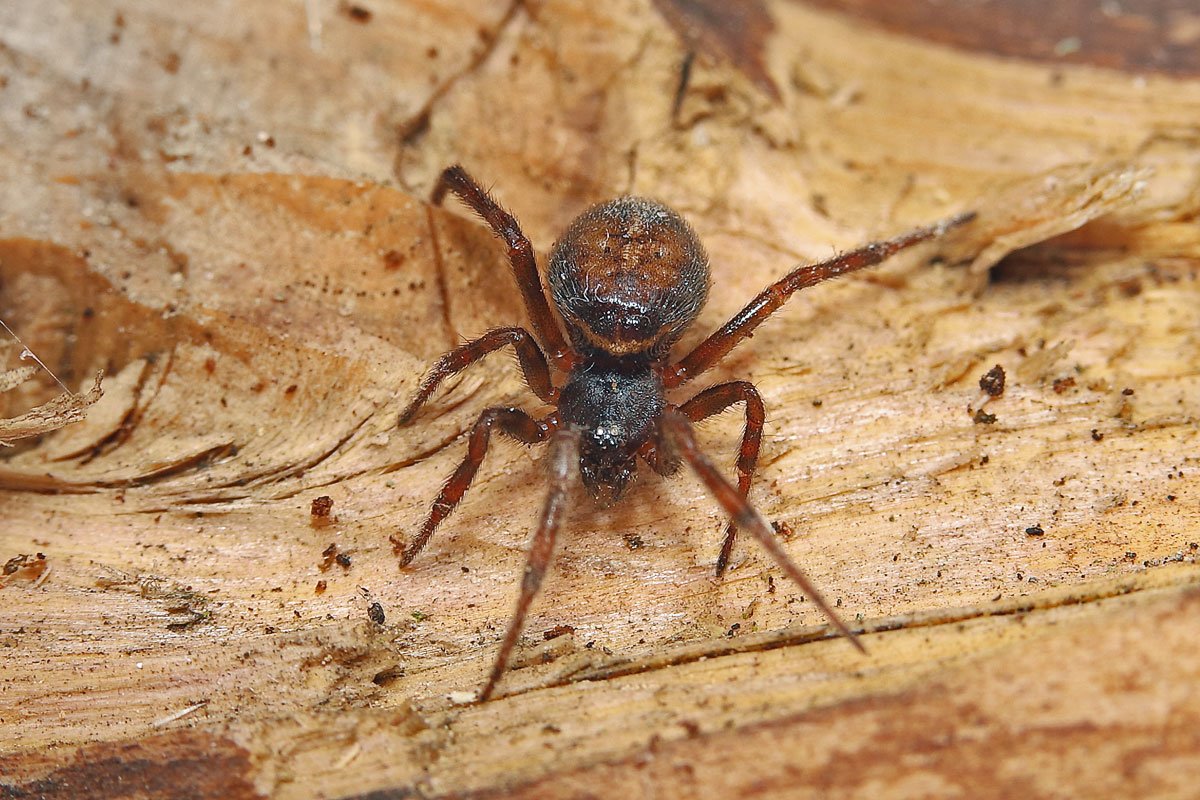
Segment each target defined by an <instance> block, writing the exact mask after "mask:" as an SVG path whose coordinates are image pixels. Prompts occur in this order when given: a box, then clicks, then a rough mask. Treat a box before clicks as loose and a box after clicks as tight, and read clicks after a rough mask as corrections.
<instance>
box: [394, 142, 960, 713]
mask: <svg viewBox="0 0 1200 800" xmlns="http://www.w3.org/2000/svg"><path fill="white" fill-rule="evenodd" d="M447 191H450V192H453V193H454V194H455V195H457V196H458V197H459V198H460V199H461V200H462V201H463V202H464V203H465V204H466V205H467V206H469V207H470V208H471V209H472V210H473V211H474V212H475V213H476V214H478V215H479V216H480V217H482V218H483V220H484V221H485V222H486V223H487V224H488V226H489V227H491V229H492V231H493V232H494V233H495V234H496V235H497V236H498V237H499V238H501V239H502V240H503V241H504V242H505V244H507V245H508V258H509V261H510V262H511V264H512V268H513V271H514V273H515V276H516V281H517V285H518V287H519V288H520V291H521V295H522V297H523V298H524V301H525V307H526V309H527V310H528V312H529V321H530V324H531V326H532V328H533V330H532V332H531V331H529V330H526V329H525V328H520V327H505V328H496V329H494V330H491V331H488V332H487V333H485V334H484V335H483V336H481V337H479V338H478V339H476V340H474V341H472V342H468V343H466V344H464V345H462V346H460V347H457V348H455V349H454V350H451V351H450V352H448V353H446V354H445V355H443V356H442V357H441V358H440V359H438V360H437V361H436V362H435V363H434V365H433V367H432V368H431V369H430V370H429V373H428V374H427V375H426V376H425V377H424V379H423V380H422V381H421V383H420V386H419V387H418V389H417V391H416V394H415V396H414V397H413V399H412V401H411V402H410V403H409V404H408V406H407V407H406V408H405V409H404V411H403V412H401V414H400V418H399V424H400V425H406V424H408V423H410V422H411V421H412V420H413V419H414V418H415V417H416V415H417V412H418V411H419V410H420V409H421V407H422V406H423V405H424V404H425V402H426V401H427V400H428V399H429V398H430V396H431V395H432V394H433V393H434V391H436V390H437V388H438V386H439V385H440V384H441V383H442V381H444V380H446V378H449V377H450V376H452V375H456V374H457V373H459V372H461V371H462V370H464V369H466V368H467V367H468V366H470V365H471V364H474V363H475V362H476V361H479V360H480V359H482V358H484V357H485V356H487V355H488V354H489V353H492V352H495V351H496V350H499V349H501V348H504V347H512V348H513V349H514V350H515V351H516V354H517V358H518V360H519V362H520V367H521V371H522V373H523V375H524V378H525V382H526V384H528V386H529V388H530V389H531V390H533V393H534V394H535V395H537V397H538V399H540V400H541V401H542V402H543V403H545V404H547V405H549V406H553V407H554V410H553V411H551V412H550V413H549V414H547V415H546V416H544V417H542V418H541V419H537V418H535V417H533V416H531V415H530V414H528V413H526V412H525V411H522V410H521V409H519V408H513V407H496V408H488V409H485V410H484V411H483V412H482V413H481V414H480V415H479V418H478V419H477V420H476V422H475V425H474V427H473V428H472V429H471V434H470V437H469V442H468V445H467V456H466V458H465V459H463V461H462V463H461V464H459V466H458V469H456V470H455V471H454V474H453V475H451V477H450V479H449V480H448V481H447V482H446V484H445V486H443V487H442V490H441V493H440V494H438V497H437V499H436V500H435V501H434V503H433V508H432V509H431V510H430V512H429V516H428V517H427V518H426V519H425V523H424V524H423V525H422V526H421V529H420V531H419V532H418V533H417V535H416V537H415V538H413V539H412V541H410V542H409V543H408V544H407V545H404V544H403V543H402V542H401V541H400V540H399V539H398V538H397V537H395V536H393V537H392V542H393V544H394V545H395V551H396V554H397V555H398V556H399V557H400V566H401V567H406V566H408V564H409V563H410V562H411V561H412V560H413V559H414V558H415V557H416V556H417V554H418V553H420V552H421V550H422V549H423V548H424V547H425V545H426V544H427V543H428V542H429V537H430V536H432V535H433V533H434V531H435V530H437V527H438V525H440V524H441V522H442V521H443V520H444V519H446V517H447V516H449V515H450V513H451V512H452V511H453V510H454V508H455V507H456V506H457V505H458V503H459V501H460V500H462V497H463V494H464V493H465V492H466V491H467V488H468V487H469V486H470V485H471V481H472V479H474V477H475V472H476V470H478V469H479V465H480V464H481V463H482V462H483V459H484V456H485V455H486V453H487V448H488V442H489V440H490V437H491V434H492V431H493V430H498V431H499V432H501V433H503V434H505V435H507V436H510V437H511V438H513V439H516V440H517V441H519V442H524V443H525V444H536V443H539V442H546V441H549V443H550V454H549V458H548V463H549V479H550V488H549V492H548V494H547V496H546V500H545V503H544V505H543V506H542V512H541V517H540V519H539V522H538V525H537V530H536V532H535V533H534V535H533V540H532V544H531V547H530V550H529V555H528V560H527V562H526V566H525V572H524V577H523V579H522V581H521V593H520V597H519V598H518V600H517V606H516V609H515V610H514V612H513V615H512V617H511V619H510V620H509V623H508V628H507V630H506V631H505V634H504V639H503V640H502V642H501V644H500V651H499V653H498V655H497V656H496V661H495V663H494V664H493V666H492V671H491V674H490V675H489V676H488V679H487V683H486V684H485V685H484V687H483V690H482V691H481V692H480V694H479V701H480V702H483V701H486V700H487V699H488V698H489V697H491V695H492V692H493V691H494V690H495V688H496V684H497V683H498V682H499V680H500V678H501V676H502V675H503V674H504V671H505V668H506V666H507V664H508V659H509V656H510V655H511V654H512V650H513V647H514V646H515V645H516V641H517V637H518V635H519V634H520V632H521V629H522V626H523V624H524V621H525V615H526V612H527V611H528V610H529V605H530V603H531V602H532V600H533V598H534V596H535V595H536V594H537V591H538V589H539V588H540V586H541V584H542V578H543V577H544V576H545V573H546V569H547V567H548V566H549V564H550V560H551V556H552V554H553V551H554V542H555V538H556V537H557V535H558V530H559V526H560V524H561V522H562V518H563V514H564V511H565V509H566V501H567V492H568V488H569V486H570V480H571V475H572V468H573V467H578V470H579V477H580V478H581V480H582V483H583V485H584V487H586V488H587V490H588V491H589V492H590V494H591V495H592V497H593V498H594V499H595V500H596V501H597V502H598V503H599V504H600V505H601V506H606V505H610V504H612V503H615V502H617V501H618V500H619V499H620V498H621V496H622V495H623V494H624V492H625V490H626V489H627V488H628V487H629V485H630V483H631V481H632V480H633V479H634V477H635V475H636V473H637V461H638V459H641V460H642V461H644V462H645V463H646V464H647V465H648V466H649V467H650V469H652V470H654V471H655V472H657V473H658V474H660V475H663V476H669V475H672V474H674V473H675V472H676V471H678V469H679V468H680V466H681V464H682V463H684V462H686V463H687V464H688V466H689V467H691V469H692V470H694V471H695V472H696V474H697V475H698V476H699V478H700V480H701V481H703V483H704V484H705V486H706V487H707V488H708V490H709V491H710V492H711V493H712V494H713V495H714V496H715V498H716V500H717V502H718V503H720V505H721V506H722V508H723V509H724V510H725V512H726V513H728V514H729V515H730V517H731V519H730V521H729V523H728V525H727V527H726V529H725V539H724V542H723V544H722V546H721V552H720V555H719V556H718V558H717V575H718V577H719V576H721V575H722V574H724V572H725V568H726V566H727V565H728V564H729V556H730V553H731V551H732V549H733V543H734V538H735V536H736V535H737V532H738V530H746V531H749V533H750V534H751V535H752V536H754V537H755V538H756V539H757V540H758V542H759V544H761V545H762V547H763V548H764V549H765V550H766V551H767V552H768V553H769V554H770V555H771V557H772V558H774V559H775V561H776V563H778V565H779V566H780V567H781V568H782V569H783V571H784V572H785V573H787V575H788V576H789V577H790V578H791V579H792V580H793V581H795V582H796V583H797V584H798V585H799V586H800V588H801V589H802V590H803V591H804V593H805V594H806V595H807V596H808V597H809V598H810V599H811V600H812V602H813V603H814V604H815V605H816V606H817V607H818V608H819V609H820V610H821V611H822V612H823V613H824V615H825V616H826V617H827V618H828V619H829V621H830V622H831V623H832V624H833V626H834V628H835V629H836V630H837V631H838V632H839V633H841V635H843V636H845V637H846V638H847V639H848V640H849V641H850V642H851V643H852V644H853V645H854V646H855V647H857V648H858V649H859V650H860V651H862V652H866V651H865V649H864V648H863V646H862V644H861V643H860V642H859V641H858V638H857V637H856V636H855V634H854V632H853V631H851V630H850V629H849V628H848V627H847V626H846V624H845V623H844V622H843V621H842V620H841V619H840V618H839V617H838V615H837V614H836V613H835V612H834V610H833V609H832V608H831V607H830V605H829V603H828V602H826V600H825V598H824V597H822V596H821V593H820V592H819V591H817V588H816V587H815V586H814V585H813V584H812V583H811V582H810V581H809V580H808V578H807V577H806V576H805V575H804V573H803V572H802V571H801V570H800V568H799V567H798V566H796V564H795V563H794V562H793V561H792V560H791V558H789V557H788V555H787V553H786V552H785V551H784V549H783V547H781V546H780V544H779V542H778V540H777V539H776V538H775V536H774V534H773V533H772V531H771V528H770V526H769V525H768V523H767V521H766V520H765V519H764V518H763V517H762V515H761V514H760V513H759V512H758V511H756V510H755V509H754V507H753V506H751V505H750V503H749V502H748V500H747V493H748V492H749V489H750V481H751V479H752V478H753V476H754V468H755V464H756V463H757V461H758V450H759V444H760V442H761V441H762V431H763V423H764V420H765V409H764V406H763V400H762V396H761V395H760V394H759V392H758V390H757V389H756V388H755V387H754V385H753V384H751V383H749V382H747V381H731V382H729V383H721V384H718V385H716V386H710V387H708V388H707V389H704V390H703V391H701V392H700V393H699V394H696V395H695V396H694V397H692V398H691V399H690V400H687V401H686V402H684V403H683V404H681V405H675V404H672V403H670V402H668V401H667V398H666V393H667V391H668V390H672V389H676V388H678V387H681V386H683V385H684V384H685V383H687V382H689V381H691V380H694V379H695V378H697V377H699V376H700V375H702V374H703V373H704V372H705V371H706V370H708V369H709V368H710V367H712V366H713V365H714V364H716V363H717V362H718V361H720V360H721V359H722V358H724V357H725V356H726V355H727V354H728V353H729V351H731V350H732V349H733V348H734V347H735V346H736V345H737V344H738V343H739V342H741V341H742V340H743V339H746V338H748V337H749V336H750V335H751V334H752V333H753V331H754V329H755V328H757V327H758V326H759V325H760V324H762V322H763V321H765V320H766V319H767V318H768V317H769V316H770V315H771V314H772V313H774V312H775V311H776V310H777V309H779V307H780V306H782V305H783V304H784V303H785V302H787V299H788V298H789V297H791V296H792V294H793V293H794V292H796V291H797V290H799V289H803V288H805V287H806V286H812V285H814V284H816V283H820V282H821V281H824V280H827V279H829V278H833V277H836V276H838V275H844V274H846V273H848V272H853V271H855V270H859V269H863V268H865V267H870V266H873V265H875V264H878V263H879V262H881V261H883V260H884V259H885V258H887V257H888V256H890V255H892V254H893V253H896V252H897V251H899V250H903V249H904V248H906V247H910V246H912V245H914V244H917V243H918V242H922V241H925V240H927V239H931V238H934V237H938V236H941V235H943V234H944V233H945V232H946V231H948V230H950V229H951V228H954V227H957V226H959V225H962V224H963V223H965V222H967V221H969V220H970V219H972V218H973V217H974V216H975V215H974V214H973V213H968V214H961V215H959V216H956V217H951V218H950V219H947V220H944V221H942V222H938V223H936V224H934V225H930V226H928V227H925V228H918V229H916V230H914V231H911V232H910V233H906V234H904V235H902V236H898V237H896V238H894V239H889V240H887V241H883V242H876V243H873V244H868V245H866V246H865V247H862V248H860V249H858V250H854V251H852V252H849V253H845V254H843V255H840V256H837V257H835V258H832V259H830V260H828V261H824V262H822V263H820V264H812V265H805V266H800V267H797V268H796V269H794V270H792V271H791V272H790V273H788V274H787V275H785V276H784V277H783V278H781V279H780V280H778V281H776V282H775V283H773V284H771V285H770V286H768V287H767V288H766V289H764V290H763V291H762V292H761V293H760V294H759V295H758V296H757V297H755V298H754V299H753V300H751V301H750V303H749V304H748V305H747V306H746V307H745V308H743V309H742V310H741V311H739V312H738V313H737V314H736V315H734V317H733V318H732V319H731V320H729V321H728V322H727V323H725V324H724V325H723V326H721V327H720V328H719V329H718V330H717V331H715V332H714V333H712V334H711V335H710V336H709V337H708V338H707V339H705V340H704V341H703V342H701V343H700V344H699V345H698V346H697V347H696V348H695V349H694V350H692V351H691V352H690V353H688V354H687V355H686V356H684V357H683V358H681V359H679V360H677V361H672V360H671V357H670V356H671V348H672V346H673V345H674V344H675V343H676V342H677V341H678V339H679V337H680V336H681V335H682V334H683V332H684V330H685V329H686V328H687V327H688V325H690V324H691V323H692V322H693V321H694V320H695V319H696V317H697V315H698V314H699V313H700V309H701V308H702V307H703V306H704V302H705V300H706V299H707V297H708V289H709V283H710V278H709V268H708V256H707V255H706V253H705V251H704V248H703V246H702V245H701V244H700V241H699V239H698V238H697V236H696V234H695V232H694V231H693V230H692V228H691V226H689V225H688V223H687V222H686V221H684V219H683V218H682V217H681V216H680V215H679V214H678V213H676V212H675V211H672V210H671V209H670V208H667V207H666V206H664V205H662V204H661V203H658V202H656V201H654V200H648V199H645V198H640V197H621V198H618V199H616V200H611V201H609V202H607V203H601V204H600V205H596V206H593V207H592V208H590V209H588V210H587V211H585V212H584V213H583V214H581V215H580V216H579V217H577V218H576V219H575V220H574V221H573V222H572V223H571V224H570V226H568V227H567V229H566V232H565V233H563V235H562V236H561V238H559V240H558V241H557V242H556V243H555V245H554V248H553V250H552V251H551V254H550V261H549V269H548V275H547V285H548V288H549V299H547V295H546V292H545V289H544V288H543V285H542V282H541V279H540V277H539V275H538V268H537V263H536V261H535V259H534V253H533V246H532V245H531V244H530V242H529V240H528V239H527V238H525V236H524V234H522V233H521V228H520V226H519V225H518V224H517V221H516V220H515V219H514V218H513V217H512V215H510V214H509V213H508V212H507V211H505V210H504V209H503V208H501V207H500V205H499V204H497V203H496V201H495V200H493V199H492V197H491V195H489V194H488V192H487V190H485V189H483V188H482V187H480V185H479V184H478V183H477V182H476V181H475V180H474V179H473V178H472V177H471V176H470V175H468V174H467V172H466V171H465V170H464V169H463V168H462V167H461V166H452V167H449V168H448V169H446V170H445V171H444V172H443V173H442V175H441V177H440V179H439V181H438V183H437V185H436V186H435V188H434V191H433V196H432V200H433V202H434V203H435V204H440V203H441V202H442V200H443V199H444V198H445V196H446V192H447ZM556 317H557V320H556ZM560 320H561V323H562V328H560V327H559V321H560ZM563 329H565V330H566V335H565V336H564V335H563ZM547 354H548V356H549V358H547ZM551 365H553V367H554V369H555V370H557V371H558V372H561V373H565V375H566V379H565V381H564V382H563V383H562V384H561V385H556V384H555V382H554V380H553V379H552V377H551ZM738 403H741V404H743V405H744V406H745V414H746V426H745V429H744V431H743V433H742V442H741V448H740V451H739V453H738V459H737V486H736V487H734V485H733V484H732V483H730V482H729V480H727V479H726V478H725V477H724V476H723V475H722V474H721V472H720V471H719V470H718V469H717V467H716V466H715V465H714V464H713V462H712V461H711V460H710V459H709V457H708V456H707V455H706V454H705V453H704V452H703V451H702V450H700V448H699V447H698V446H697V443H696V436H695V433H694V432H693V428H692V425H693V424H694V423H696V422H699V421H700V420H703V419H707V418H708V417H711V416H713V415H715V414H719V413H721V412H722V411H725V410H726V409H727V408H729V407H731V406H733V405H736V404H738Z"/></svg>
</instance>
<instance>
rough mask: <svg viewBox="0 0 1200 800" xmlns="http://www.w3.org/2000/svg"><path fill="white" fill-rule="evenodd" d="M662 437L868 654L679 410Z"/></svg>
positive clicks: (666, 418) (668, 416)
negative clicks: (702, 446)
mask: <svg viewBox="0 0 1200 800" xmlns="http://www.w3.org/2000/svg"><path fill="white" fill-rule="evenodd" d="M662 433H663V436H664V438H665V440H666V441H665V442H664V445H665V446H666V447H667V449H669V450H672V451H673V452H675V453H677V454H678V455H679V456H680V457H682V458H683V460H684V461H686V462H687V463H688V465H689V466H690V467H691V468H692V469H693V470H694V471H695V472H696V474H697V475H698V476H699V477H700V480H702V481H703V482H704V485H705V486H706V487H708V490H709V491H710V492H712V494H713V496H714V497H715V498H716V500H717V502H718V503H720V504H721V507H722V508H724V509H725V511H726V512H727V513H728V514H729V515H730V516H731V517H733V521H734V522H736V523H737V525H738V527H739V528H741V529H743V530H746V531H749V532H750V534H751V535H752V536H754V537H755V538H756V539H758V542H759V544H761V545H762V546H763V548H764V549H766V551H767V552H768V553H770V554H771V557H772V558H774V559H775V563H777V564H778V565H779V566H780V567H781V568H782V569H783V571H784V572H786V573H787V575H788V577H789V578H791V579H792V580H793V581H795V582H796V584H797V585H798V586H799V587H800V589H801V590H803V592H804V593H805V594H806V595H808V598H809V599H810V600H812V601H813V604H815V605H816V606H817V608H819V609H821V612H822V613H823V614H824V615H825V616H826V617H827V618H828V619H829V621H830V622H831V623H833V627H834V628H836V629H837V631H838V633H840V634H842V636H845V637H846V638H847V639H849V640H850V643H851V644H852V645H854V646H855V647H856V648H858V650H859V651H860V652H862V653H866V652H867V651H866V648H865V647H863V646H862V643H861V642H860V641H859V640H858V637H857V636H856V635H855V633H854V631H852V630H850V628H848V627H847V626H846V623H844V622H842V619H841V617H839V616H838V615H837V613H836V612H835V611H834V610H833V607H832V606H830V605H829V603H828V602H826V600H825V598H824V597H822V596H821V593H820V592H819V591H817V587H816V586H814V585H813V584H812V582H811V581H809V579H808V577H807V576H806V575H805V574H804V573H803V572H801V571H800V568H799V567H798V566H796V564H795V562H793V561H792V559H791V558H790V557H788V554H787V552H786V551H785V550H784V549H783V547H781V546H780V544H779V540H778V539H776V538H775V534H774V533H772V532H771V526H770V525H768V524H767V521H766V520H765V519H763V516H762V514H759V513H758V512H757V511H756V510H755V509H754V507H753V506H751V505H750V503H749V502H748V501H747V500H746V498H745V497H743V496H742V494H741V493H740V492H739V491H738V490H737V489H735V488H734V486H733V484H731V483H730V482H729V481H727V480H725V477H724V476H723V475H721V471H720V470H719V469H717V467H716V465H715V464H713V462H712V459H710V458H709V457H708V456H706V455H705V454H704V452H703V451H702V450H701V449H700V447H699V445H698V444H697V443H696V433H695V431H694V430H692V423H691V422H689V421H688V418H687V417H686V416H684V415H683V414H681V413H680V412H679V411H678V410H677V409H668V410H667V412H666V413H665V414H664V415H663V419H662Z"/></svg>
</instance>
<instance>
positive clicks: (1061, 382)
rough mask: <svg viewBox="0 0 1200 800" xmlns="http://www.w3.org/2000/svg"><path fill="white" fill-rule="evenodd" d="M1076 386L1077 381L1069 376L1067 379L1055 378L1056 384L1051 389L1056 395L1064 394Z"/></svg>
mask: <svg viewBox="0 0 1200 800" xmlns="http://www.w3.org/2000/svg"><path fill="white" fill-rule="evenodd" d="M1074 385H1075V379H1074V378H1072V377H1071V376H1069V375H1068V376H1067V377H1065V378H1055V379H1054V384H1053V385H1052V386H1051V388H1052V389H1054V393H1055V394H1062V393H1063V392H1065V391H1066V390H1067V389H1070V388H1071V387H1072V386H1074Z"/></svg>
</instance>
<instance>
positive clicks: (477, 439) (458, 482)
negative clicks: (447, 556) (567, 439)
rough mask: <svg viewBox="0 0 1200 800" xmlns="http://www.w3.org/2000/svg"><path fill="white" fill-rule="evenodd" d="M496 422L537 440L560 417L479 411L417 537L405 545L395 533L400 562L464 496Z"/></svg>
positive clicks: (518, 435) (512, 432)
mask: <svg viewBox="0 0 1200 800" xmlns="http://www.w3.org/2000/svg"><path fill="white" fill-rule="evenodd" d="M494 425H498V426H499V428H500V431H501V433H506V434H508V435H509V436H511V437H512V438H514V439H516V440H517V441H519V442H524V443H525V444H534V443H536V442H540V441H543V440H545V438H546V437H547V436H549V435H550V434H551V433H553V432H554V430H555V429H556V428H557V427H558V417H557V415H555V414H551V415H550V416H548V417H546V418H545V419H543V420H536V419H534V418H533V417H531V416H529V415H528V414H526V413H525V412H524V411H521V410H520V409H517V408H488V409H484V411H483V413H482V414H480V415H479V419H478V420H476V421H475V427H473V428H472V429H471V439H470V442H469V443H468V444H467V457H466V458H464V459H463V461H462V463H461V464H459V465H458V469H456V470H455V471H454V474H453V475H451V476H450V480H448V481H446V485H445V486H443V487H442V491H441V492H440V493H439V494H438V497H437V500H434V501H433V508H431V509H430V510H429V516H428V517H426V519H425V524H424V525H422V526H421V530H420V531H419V532H418V533H417V536H416V538H414V539H413V540H412V541H411V542H410V543H409V545H408V547H403V548H402V545H401V544H400V542H399V541H397V540H396V539H395V538H394V537H393V539H392V542H393V543H394V544H395V549H396V552H397V554H398V555H400V566H402V567H407V566H408V564H409V562H411V561H412V560H413V559H414V558H415V557H416V555H417V553H419V552H421V549H422V548H423V547H425V543H426V542H428V541H429V537H430V536H432V535H433V532H434V531H435V530H437V526H438V525H440V524H441V522H442V520H444V519H445V518H446V517H448V516H450V512H451V511H453V510H454V508H455V506H457V505H458V501H460V500H462V497H463V495H464V494H466V492H467V488H468V487H470V485H471V481H472V480H474V479H475V472H476V471H477V470H478V469H479V465H480V464H481V463H483V457H484V456H485V455H487V448H488V440H489V439H490V437H491V433H492V426H494Z"/></svg>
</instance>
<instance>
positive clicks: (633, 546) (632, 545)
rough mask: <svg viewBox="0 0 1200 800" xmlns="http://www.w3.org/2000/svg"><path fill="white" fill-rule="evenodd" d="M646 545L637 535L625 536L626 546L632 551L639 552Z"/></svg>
mask: <svg viewBox="0 0 1200 800" xmlns="http://www.w3.org/2000/svg"><path fill="white" fill-rule="evenodd" d="M645 544H646V543H645V542H644V541H642V537H640V536H638V535H637V534H636V533H630V534H626V536H625V546H626V547H628V548H629V549H630V550H637V549H638V548H639V547H643V546H644V545H645Z"/></svg>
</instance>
